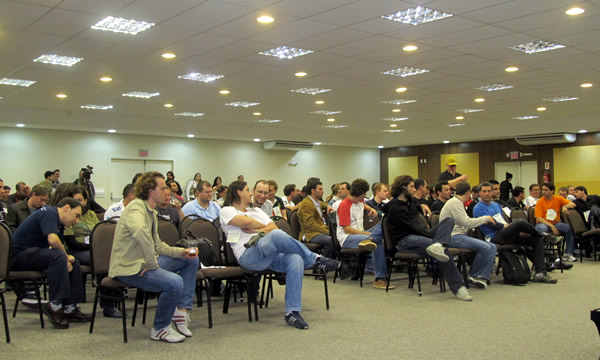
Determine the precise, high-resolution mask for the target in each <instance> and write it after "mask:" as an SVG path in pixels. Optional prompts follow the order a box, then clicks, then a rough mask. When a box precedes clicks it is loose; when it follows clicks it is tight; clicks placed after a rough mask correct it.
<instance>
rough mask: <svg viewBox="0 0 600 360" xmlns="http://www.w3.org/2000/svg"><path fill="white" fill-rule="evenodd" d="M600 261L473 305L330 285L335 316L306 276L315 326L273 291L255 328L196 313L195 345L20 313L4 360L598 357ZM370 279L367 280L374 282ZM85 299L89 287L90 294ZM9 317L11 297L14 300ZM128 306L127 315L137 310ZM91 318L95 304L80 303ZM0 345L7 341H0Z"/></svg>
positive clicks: (243, 315)
mask: <svg viewBox="0 0 600 360" xmlns="http://www.w3.org/2000/svg"><path fill="white" fill-rule="evenodd" d="M598 270H600V263H597V262H593V261H591V260H589V259H584V263H583V264H580V263H577V264H575V267H574V268H573V269H572V270H569V271H566V272H565V273H564V274H560V272H558V273H557V272H556V271H555V272H554V273H552V274H551V275H552V276H553V277H555V278H556V279H558V280H559V281H558V284H556V285H547V284H533V283H529V284H527V286H521V287H515V286H510V285H503V284H502V281H501V277H493V279H492V285H491V286H490V287H489V288H488V289H487V290H477V289H472V290H471V295H473V297H474V301H473V302H461V301H458V300H455V299H454V298H453V296H452V294H451V293H450V292H447V293H445V294H440V293H439V289H438V288H437V287H435V286H433V285H431V279H429V278H425V279H424V280H423V289H424V293H423V296H422V297H420V298H419V297H418V295H417V292H416V290H410V289H407V288H406V285H407V281H406V280H405V275H404V274H397V275H396V276H395V278H396V280H394V281H393V282H394V284H396V286H397V288H396V289H395V290H393V291H390V292H389V293H385V291H382V290H377V289H374V288H372V287H371V283H370V282H366V283H365V287H364V288H362V289H361V288H360V287H359V286H358V283H357V282H356V281H350V280H343V281H338V282H337V283H336V284H332V283H331V282H330V283H329V285H330V287H329V289H330V301H331V309H330V310H329V311H327V310H325V301H324V296H323V286H322V282H319V281H314V280H313V279H311V278H305V282H304V291H303V303H304V304H303V306H304V311H303V313H302V314H303V316H304V318H305V319H306V321H307V322H308V323H309V325H310V329H309V330H306V331H302V330H296V329H294V328H292V327H290V326H288V325H286V324H285V323H284V322H283V294H284V290H285V289H284V287H281V286H278V285H275V298H274V299H273V300H272V303H271V304H270V306H269V308H268V309H259V316H260V321H259V322H253V323H249V322H248V319H247V309H246V304H245V303H235V304H232V306H231V309H230V312H229V314H226V315H224V314H222V313H221V309H220V306H221V305H222V300H221V299H220V298H214V308H213V309H214V328H213V329H208V326H207V316H206V308H196V309H195V310H194V312H193V322H192V325H191V329H192V331H193V332H194V337H193V338H191V339H187V340H186V341H185V342H184V343H182V344H166V343H160V342H155V341H152V340H150V338H149V331H150V327H151V323H152V319H153V314H154V305H155V301H151V307H150V316H149V320H148V322H147V323H146V324H145V325H142V324H141V317H139V318H138V322H137V324H136V326H135V328H131V327H129V328H128V330H129V343H127V344H123V341H122V334H121V323H120V320H118V319H108V318H104V317H102V316H100V317H99V318H98V320H97V323H96V329H95V332H94V334H89V333H88V329H89V324H71V327H70V329H68V330H56V329H54V328H53V327H52V325H51V324H50V323H49V322H46V324H47V327H46V329H40V326H39V318H38V317H37V313H36V312H34V311H31V310H28V309H25V308H21V307H20V308H19V311H18V314H17V317H16V318H12V317H11V318H10V319H9V322H10V323H9V324H10V328H11V335H12V338H13V340H12V343H11V344H6V343H0V354H1V355H0V357H1V358H2V359H65V358H76V359H125V358H126V359H131V360H135V359H145V360H147V359H158V358H162V359H177V358H204V359H224V358H230V359H282V358H288V359H301V358H302V359H307V358H311V359H342V358H343V359H384V358H402V359H409V358H410V359H431V358H443V359H463V358H470V359H598V357H599V355H600V338H599V336H598V331H597V330H596V327H595V326H594V323H593V322H592V321H590V310H592V309H594V308H598V307H600V289H598V288H597V286H598ZM369 280H370V278H369ZM88 293H89V294H90V296H89V298H90V299H91V298H92V296H93V295H92V294H93V289H92V288H91V287H90V286H88ZM8 303H9V309H8V310H9V311H12V307H13V304H14V295H12V294H9V296H8ZM132 306H133V304H132V302H131V301H130V303H129V306H128V311H130V310H131V309H132ZM82 308H83V310H84V311H88V312H89V311H91V308H92V304H91V303H87V304H83V305H82ZM0 334H1V336H2V337H0V339H2V341H4V337H3V335H4V334H3V333H2V332H0Z"/></svg>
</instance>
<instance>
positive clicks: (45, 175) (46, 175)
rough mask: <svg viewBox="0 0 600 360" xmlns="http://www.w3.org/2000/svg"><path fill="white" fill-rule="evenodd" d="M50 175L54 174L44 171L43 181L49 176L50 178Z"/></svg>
mask: <svg viewBox="0 0 600 360" xmlns="http://www.w3.org/2000/svg"><path fill="white" fill-rule="evenodd" d="M52 175H54V172H52V171H50V170H48V171H46V172H45V173H44V179H47V178H48V177H50V176H52Z"/></svg>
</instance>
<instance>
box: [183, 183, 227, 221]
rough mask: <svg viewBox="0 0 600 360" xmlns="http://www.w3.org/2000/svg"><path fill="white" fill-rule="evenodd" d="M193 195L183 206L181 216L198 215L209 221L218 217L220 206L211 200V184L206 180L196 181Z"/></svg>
mask: <svg viewBox="0 0 600 360" xmlns="http://www.w3.org/2000/svg"><path fill="white" fill-rule="evenodd" d="M194 197H195V200H192V201H190V202H188V203H186V204H185V205H184V206H183V209H182V211H183V216H188V215H198V216H200V217H201V218H204V219H207V220H210V221H214V220H215V219H217V218H218V217H219V213H220V212H221V207H220V206H219V205H218V204H217V203H216V202H214V201H212V186H211V184H210V183H209V182H208V181H206V180H202V181H200V182H199V183H198V186H196V190H195V191H194Z"/></svg>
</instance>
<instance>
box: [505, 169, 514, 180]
mask: <svg viewBox="0 0 600 360" xmlns="http://www.w3.org/2000/svg"><path fill="white" fill-rule="evenodd" d="M512 178H513V174H511V173H509V172H508V171H507V172H506V180H508V179H512Z"/></svg>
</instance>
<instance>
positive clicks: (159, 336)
mask: <svg viewBox="0 0 600 360" xmlns="http://www.w3.org/2000/svg"><path fill="white" fill-rule="evenodd" d="M150 339H152V340H159V341H165V342H168V343H180V342H182V341H183V340H185V336H183V335H181V334H180V333H178V332H177V331H175V329H173V327H171V325H169V326H167V327H164V328H162V329H160V330H156V329H154V328H152V330H150Z"/></svg>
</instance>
